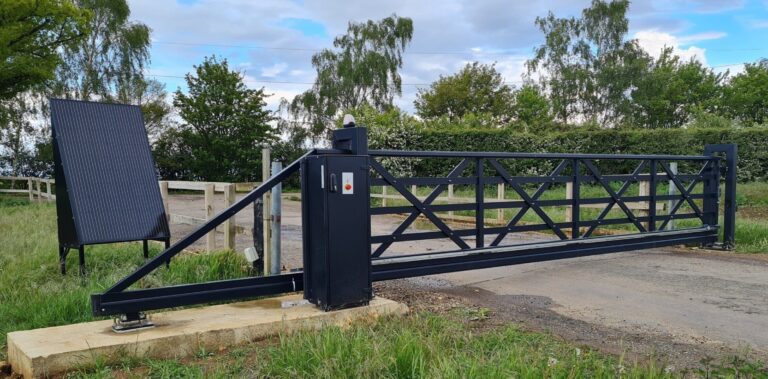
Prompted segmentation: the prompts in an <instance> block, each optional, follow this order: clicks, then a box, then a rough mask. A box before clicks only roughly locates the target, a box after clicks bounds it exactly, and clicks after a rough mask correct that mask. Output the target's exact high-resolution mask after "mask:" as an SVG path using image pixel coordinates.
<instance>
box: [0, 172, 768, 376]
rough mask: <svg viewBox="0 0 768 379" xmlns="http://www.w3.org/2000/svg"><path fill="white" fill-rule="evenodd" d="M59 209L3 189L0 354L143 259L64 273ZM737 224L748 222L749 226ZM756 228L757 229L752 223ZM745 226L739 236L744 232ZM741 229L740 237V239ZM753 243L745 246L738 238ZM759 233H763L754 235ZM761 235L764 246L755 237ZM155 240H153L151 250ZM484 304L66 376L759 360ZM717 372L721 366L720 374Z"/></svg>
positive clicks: (526, 371) (615, 370)
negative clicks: (688, 355) (693, 351)
mask: <svg viewBox="0 0 768 379" xmlns="http://www.w3.org/2000/svg"><path fill="white" fill-rule="evenodd" d="M742 188H743V192H742V194H743V195H744V196H742V197H740V199H741V200H740V202H741V203H742V205H743V207H744V208H743V209H750V211H749V212H751V213H749V212H746V213H745V214H748V215H749V214H751V215H753V216H750V217H754V218H750V219H744V218H740V221H739V236H738V237H737V238H738V239H737V241H738V242H739V244H740V246H741V247H740V248H739V251H748V252H766V251H768V249H764V248H762V247H760V246H765V243H766V242H765V241H766V236H767V235H768V232H767V231H768V227H766V223H765V220H763V219H762V218H760V217H759V216H760V215H762V214H763V213H762V209H763V207H768V201H765V199H764V198H763V196H765V194H766V193H767V192H768V191H763V190H762V189H763V188H766V186H764V185H745V186H743V187H742ZM55 215H56V212H55V206H54V205H53V204H51V203H33V204H30V203H28V201H27V200H26V199H25V198H21V197H8V196H4V197H0V235H1V236H2V241H0V242H1V243H0V360H3V359H5V353H6V346H5V341H6V333H8V332H10V331H15V330H24V329H32V328H39V327H45V326H53V325H61V324H68V323H75V322H83V321H89V320H92V319H93V318H92V316H91V315H90V304H89V295H90V294H92V293H96V292H100V291H102V290H103V289H105V288H106V287H107V286H110V285H111V284H113V283H114V282H115V281H116V280H117V279H119V278H120V277H122V276H124V275H125V274H127V273H129V272H130V271H132V270H133V269H134V268H135V267H137V266H138V265H140V264H141V263H142V261H143V259H142V257H141V245H140V244H138V243H125V244H116V245H102V246H93V247H89V248H88V250H87V263H88V270H89V273H88V276H87V277H85V278H81V277H80V276H78V275H76V274H75V272H76V267H77V257H76V254H72V255H71V256H70V257H69V262H68V265H69V267H70V268H71V269H72V270H71V271H70V274H68V275H66V276H62V275H60V274H59V271H58V264H57V261H56V260H57V259H56V254H57V253H56V251H57V240H56V224H55V219H56V218H55ZM744 225H749V227H748V228H747V227H745V226H744ZM752 225H754V228H753V227H752ZM745 233H746V234H745ZM742 238H743V239H742ZM747 238H750V239H747ZM742 241H745V242H744V244H745V245H747V246H750V248H744V247H743V246H742V245H741V244H742ZM755 241H758V242H755ZM761 244H762V245H761ZM159 249H160V246H159V245H157V246H154V247H153V251H152V253H153V254H157V253H158V252H159ZM251 274H252V273H251V272H250V269H249V268H248V265H247V263H246V262H245V261H244V260H243V259H242V258H241V256H240V255H239V254H234V253H231V252H218V253H214V254H199V255H198V254H185V255H183V256H180V257H178V258H176V259H174V261H173V263H172V264H171V266H170V269H159V270H157V271H156V272H155V273H154V274H152V275H151V276H149V277H147V278H145V279H143V280H142V281H141V282H140V283H138V286H139V287H150V286H158V285H168V284H179V283H187V282H196V281H205V280H215V279H224V278H235V277H242V276H246V275H251ZM486 316H487V314H486V311H484V310H473V309H464V308H456V309H454V311H452V312H450V313H449V314H439V315H438V314H433V313H416V314H411V315H408V316H406V317H404V318H394V319H391V318H385V319H381V320H379V321H376V322H372V323H358V324H355V325H353V326H352V327H351V328H347V329H337V328H329V329H325V330H323V331H320V332H302V333H297V334H293V335H283V336H278V337H275V338H272V339H268V340H265V341H259V342H256V343H254V344H251V345H248V346H241V347H237V348H235V349H231V350H226V351H221V352H218V351H217V352H208V351H203V350H201V351H200V352H199V353H198V356H197V357H196V358H193V359H188V360H184V361H173V360H165V361H158V360H149V359H144V358H140V357H126V358H125V359H123V360H122V362H120V363H119V364H117V365H112V366H107V365H105V364H104V363H103V362H102V361H101V360H99V359H98V358H95V359H94V362H93V365H91V366H89V367H84V368H82V369H81V370H78V371H76V372H72V373H70V376H72V377H112V376H114V375H118V376H121V377H146V376H149V377H157V378H177V377H222V378H225V377H226V378H228V377H307V378H315V377H348V378H356V377H393V378H394V377H397V378H406V377H407V378H411V377H413V378H415V377H434V378H444V377H478V378H483V377H531V378H539V377H573V378H577V377H585V376H587V377H668V376H678V375H685V374H688V375H694V376H702V375H704V374H705V373H706V372H707V370H710V371H711V372H713V373H719V374H718V375H715V376H735V375H736V372H737V371H736V370H742V371H744V372H746V373H748V374H749V373H751V374H752V375H754V376H760V375H762V374H764V373H765V371H764V368H761V367H762V366H761V365H760V364H758V363H750V362H745V361H741V360H735V361H734V360H723V361H716V362H719V363H716V364H715V363H708V364H702V367H701V370H704V371H701V372H698V371H692V372H687V373H686V372H682V373H681V372H667V371H666V370H665V368H666V367H665V365H664V359H663V357H659V359H657V360H650V361H641V362H634V361H632V362H630V361H627V360H625V359H623V358H622V357H615V356H609V355H604V354H601V353H598V352H594V351H590V350H589V349H586V348H583V347H578V346H575V345H572V344H570V343H567V342H563V341H560V340H558V339H557V338H555V337H553V336H550V335H547V334H540V333H529V332H523V331H521V330H519V329H518V328H517V327H516V326H515V325H499V324H485V323H486V321H484V319H485V317H486ZM720 374H722V375H720Z"/></svg>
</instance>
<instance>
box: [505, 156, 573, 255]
mask: <svg viewBox="0 0 768 379" xmlns="http://www.w3.org/2000/svg"><path fill="white" fill-rule="evenodd" d="M567 166H568V164H567V163H566V161H565V160H563V161H560V164H558V165H557V167H556V168H555V169H554V170H553V171H552V173H550V174H549V176H550V177H555V176H558V175H560V174H561V173H562V172H563V170H565V168H566V167H567ZM551 186H552V182H545V183H541V185H540V186H539V188H538V189H537V190H536V192H535V193H534V194H533V196H531V199H532V200H533V201H536V200H538V199H539V197H541V195H542V194H544V192H546V191H547V190H548V189H549V187H551ZM530 208H531V207H530V206H529V205H528V203H525V205H523V206H522V207H520V209H519V210H518V211H517V213H516V214H515V216H514V217H512V219H511V220H510V221H509V222H508V223H507V226H506V228H507V230H505V231H503V232H501V233H499V235H498V236H496V238H495V239H494V240H493V242H491V246H499V244H500V243H501V241H502V240H503V239H504V237H506V236H507V234H509V230H510V229H511V228H512V227H513V226H515V225H517V223H518V222H520V219H522V218H523V216H524V215H525V212H527V211H528V209H530Z"/></svg>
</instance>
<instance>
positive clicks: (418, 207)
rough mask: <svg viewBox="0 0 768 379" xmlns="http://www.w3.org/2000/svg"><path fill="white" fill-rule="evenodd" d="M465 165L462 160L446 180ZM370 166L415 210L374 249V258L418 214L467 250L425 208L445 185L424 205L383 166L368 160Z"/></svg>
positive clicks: (433, 192)
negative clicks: (422, 215)
mask: <svg viewBox="0 0 768 379" xmlns="http://www.w3.org/2000/svg"><path fill="white" fill-rule="evenodd" d="M467 163H468V161H467V160H466V159H465V160H463V161H462V162H461V163H459V165H458V166H456V168H454V169H453V171H451V173H450V174H449V175H448V178H453V177H456V176H458V175H460V174H461V172H462V171H464V168H466V166H467ZM370 164H371V167H373V169H374V170H376V172H378V173H379V175H381V177H382V178H383V179H384V180H385V181H386V182H387V183H389V185H391V186H392V187H394V188H395V189H396V190H397V191H398V192H400V194H401V195H403V197H405V199H406V200H408V201H409V202H410V203H411V204H412V205H413V206H414V207H415V208H416V210H415V211H413V212H412V213H411V215H410V216H408V218H407V219H406V220H405V221H403V223H402V224H400V226H399V227H398V228H397V230H395V232H394V233H392V236H391V237H390V240H389V241H387V242H384V243H382V244H381V245H380V246H379V248H378V249H376V251H375V252H374V254H373V256H374V257H378V256H380V255H381V254H382V253H383V252H384V250H386V249H387V248H388V247H389V246H390V245H391V244H392V242H394V241H395V239H396V238H397V236H399V235H401V234H402V233H403V232H404V231H405V229H407V228H408V226H410V224H411V223H413V221H415V220H416V218H417V217H418V215H419V213H423V214H424V216H426V217H427V218H428V219H429V220H430V221H432V223H433V224H435V226H437V228H438V229H440V231H441V232H442V233H443V234H444V235H445V236H446V237H448V238H450V239H451V240H452V241H453V242H454V243H455V244H456V245H458V246H459V247H460V248H461V249H469V248H470V247H469V245H467V244H466V243H465V242H464V240H462V239H461V237H459V236H457V235H455V234H454V233H453V230H451V228H449V227H448V226H447V225H445V223H444V222H443V221H442V220H440V218H439V217H437V216H436V215H435V214H434V213H433V212H432V211H431V210H429V209H428V208H427V206H428V205H429V204H431V203H432V201H434V199H436V198H437V197H438V196H439V195H440V193H442V192H443V190H445V187H446V185H444V184H441V185H438V187H437V188H435V190H433V191H432V193H431V194H430V195H429V197H428V198H427V199H426V200H425V201H424V203H422V202H421V201H419V199H418V198H417V197H416V196H415V195H413V194H412V193H411V192H410V191H408V190H407V189H406V188H405V187H404V186H403V185H402V184H401V183H399V182H398V181H397V179H395V177H393V176H392V174H390V173H389V172H388V171H387V169H385V168H384V166H382V165H381V163H379V162H377V161H376V160H374V159H371V160H370Z"/></svg>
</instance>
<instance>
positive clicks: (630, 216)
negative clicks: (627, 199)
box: [583, 159, 647, 233]
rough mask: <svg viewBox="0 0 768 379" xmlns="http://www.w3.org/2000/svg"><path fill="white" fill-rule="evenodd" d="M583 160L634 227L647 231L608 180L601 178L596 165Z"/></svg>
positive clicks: (643, 231) (641, 231)
mask: <svg viewBox="0 0 768 379" xmlns="http://www.w3.org/2000/svg"><path fill="white" fill-rule="evenodd" d="M583 162H584V165H585V166H586V167H587V169H588V170H589V171H590V172H591V173H592V176H593V177H594V178H595V180H597V181H598V182H599V183H600V185H601V186H602V187H603V188H605V190H606V192H608V195H610V196H611V198H612V199H613V202H615V203H616V205H618V206H619V208H621V210H622V211H624V214H626V215H627V218H628V219H629V221H632V223H633V224H634V225H635V227H637V230H639V231H640V233H645V232H647V230H646V229H645V226H643V224H642V223H641V222H640V221H638V220H637V216H635V214H634V213H632V211H631V210H630V209H629V207H627V205H626V204H624V201H623V200H621V197H620V196H619V195H617V194H616V192H615V191H614V190H613V188H611V186H610V185H609V184H608V182H606V181H605V179H603V176H602V174H600V170H598V169H597V167H595V164H594V163H592V161H591V160H589V159H585V160H583Z"/></svg>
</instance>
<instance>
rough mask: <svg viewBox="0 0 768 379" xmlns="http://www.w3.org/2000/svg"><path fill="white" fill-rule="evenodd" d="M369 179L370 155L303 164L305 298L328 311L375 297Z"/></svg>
mask: <svg viewBox="0 0 768 379" xmlns="http://www.w3.org/2000/svg"><path fill="white" fill-rule="evenodd" d="M368 177H369V175H368V157H367V156H357V155H322V156H310V157H307V158H306V159H305V160H304V161H303V162H302V207H303V209H302V229H303V237H304V238H303V241H304V249H303V250H304V298H305V299H307V300H308V301H309V302H311V303H313V304H315V305H317V306H318V307H319V308H321V309H324V310H326V311H328V310H333V309H340V308H345V307H351V306H357V305H364V304H367V303H368V302H369V301H370V299H371V298H372V296H373V293H372V287H371V259H370V249H371V245H370V235H371V233H370V217H369V214H368V210H369V209H370V204H369V203H370V190H369V183H368Z"/></svg>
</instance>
